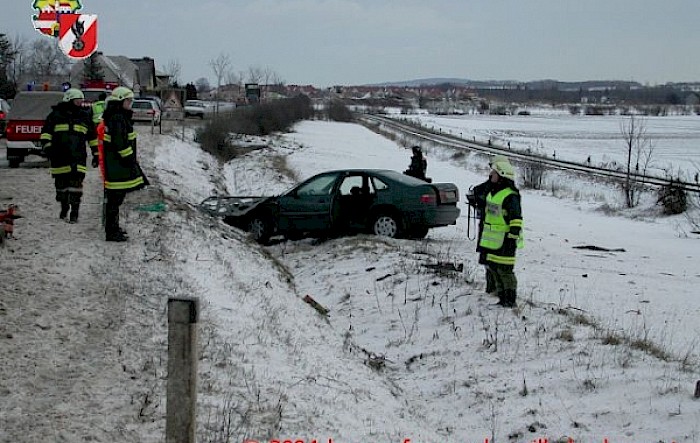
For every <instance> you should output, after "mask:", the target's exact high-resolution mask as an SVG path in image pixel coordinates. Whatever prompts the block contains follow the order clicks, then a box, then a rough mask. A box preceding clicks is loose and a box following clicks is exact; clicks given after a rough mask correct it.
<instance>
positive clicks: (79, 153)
mask: <svg viewBox="0 0 700 443" xmlns="http://www.w3.org/2000/svg"><path fill="white" fill-rule="evenodd" d="M84 99H85V96H84V95H83V93H82V91H80V90H79V89H68V90H67V91H66V92H65V93H64V94H63V101H62V102H61V103H59V104H57V105H56V106H54V107H53V109H52V111H51V113H49V115H48V117H46V121H45V122H44V127H43V128H42V129H41V143H42V150H43V152H44V153H45V154H46V156H47V157H48V159H49V161H50V162H51V175H52V176H53V178H54V185H55V187H56V201H57V202H59V203H60V204H61V212H60V213H59V218H60V219H62V220H65V218H66V217H67V216H68V211H70V216H69V222H70V223H76V222H77V221H78V214H79V211H80V200H81V198H82V196H83V180H84V179H85V173H86V172H87V147H88V146H89V147H90V150H91V151H92V166H93V167H96V166H97V132H96V130H95V125H94V124H93V122H92V116H91V114H90V111H89V110H88V109H86V108H84V107H82V106H81V105H82V102H83V100H84Z"/></svg>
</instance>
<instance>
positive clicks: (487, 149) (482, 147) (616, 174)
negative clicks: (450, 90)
mask: <svg viewBox="0 0 700 443" xmlns="http://www.w3.org/2000/svg"><path fill="white" fill-rule="evenodd" d="M360 118H361V120H362V121H364V122H365V123H366V124H369V125H372V124H374V125H376V124H380V125H384V126H385V127H387V128H390V129H391V130H393V131H396V132H399V133H401V134H404V135H409V136H411V137H414V138H417V139H420V140H424V141H429V142H432V143H436V144H439V145H443V146H447V147H450V148H454V149H467V150H470V151H474V152H480V153H484V154H493V155H495V154H501V155H505V156H507V157H508V158H510V159H512V160H517V161H520V162H524V163H536V164H540V165H543V166H546V167H547V168H550V169H559V170H563V171H572V172H578V173H584V174H588V175H592V176H597V177H606V178H610V179H613V180H616V181H620V182H622V181H624V180H626V179H627V174H626V173H625V172H623V171H617V170H613V169H606V168H601V167H597V166H590V165H586V164H581V163H576V162H571V161H566V160H557V159H552V158H548V157H543V156H539V155H533V154H528V153H525V152H521V151H515V150H512V149H507V148H506V147H502V146H495V145H489V144H488V143H481V142H477V141H469V140H465V139H462V138H459V137H456V136H453V135H448V134H442V133H436V132H433V131H430V130H428V129H426V128H419V127H416V126H413V125H410V124H407V123H403V122H399V121H396V120H394V119H391V118H389V117H384V116H380V115H370V114H365V115H363V116H362V117H360ZM630 180H631V181H633V182H635V183H640V184H644V185H651V186H657V187H662V186H669V185H670V184H671V183H673V184H674V185H675V186H677V187H679V188H681V189H683V190H685V191H688V192H696V193H700V184H699V183H693V182H687V181H678V180H670V179H668V178H665V177H657V176H651V175H641V174H635V173H631V174H630Z"/></svg>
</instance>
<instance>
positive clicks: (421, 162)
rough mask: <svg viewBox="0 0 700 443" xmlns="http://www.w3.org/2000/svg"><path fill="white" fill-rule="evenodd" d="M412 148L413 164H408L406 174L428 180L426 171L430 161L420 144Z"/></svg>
mask: <svg viewBox="0 0 700 443" xmlns="http://www.w3.org/2000/svg"><path fill="white" fill-rule="evenodd" d="M412 149H413V155H412V156H411V164H409V165H408V169H407V170H406V171H404V174H406V175H410V176H411V177H415V178H418V179H420V180H426V178H425V171H426V169H428V161H427V160H426V159H425V157H423V151H422V150H421V148H420V146H414V147H413V148H412Z"/></svg>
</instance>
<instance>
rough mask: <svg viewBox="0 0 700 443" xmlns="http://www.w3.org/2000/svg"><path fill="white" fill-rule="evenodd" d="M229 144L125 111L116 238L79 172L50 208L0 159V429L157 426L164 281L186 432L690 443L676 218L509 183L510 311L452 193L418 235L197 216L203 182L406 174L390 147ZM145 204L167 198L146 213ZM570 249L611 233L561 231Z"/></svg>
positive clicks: (362, 139)
mask: <svg viewBox="0 0 700 443" xmlns="http://www.w3.org/2000/svg"><path fill="white" fill-rule="evenodd" d="M528 118H530V117H528ZM484 126H486V123H484ZM486 129H487V128H486ZM486 129H485V130H486ZM493 130H499V129H498V128H494V129H493ZM611 131H612V129H611ZM176 134H179V131H176ZM188 134H189V135H190V136H191V134H190V133H188ZM190 139H191V138H190ZM248 143H249V144H254V145H259V146H263V147H262V148H261V149H257V150H254V151H252V152H250V153H249V154H246V155H245V156H243V157H240V158H238V159H236V160H234V161H232V162H230V163H228V164H226V165H222V164H219V163H218V162H217V161H216V160H215V159H214V158H212V157H211V156H209V155H208V154H206V153H203V152H202V151H201V150H200V149H199V148H198V146H197V145H196V144H195V143H193V142H191V141H181V140H179V139H178V138H177V137H176V136H170V135H163V136H160V135H150V134H149V133H147V129H146V130H144V131H143V133H142V134H140V136H139V155H140V157H141V158H142V163H143V166H144V167H145V170H146V171H147V173H148V175H149V177H150V178H151V179H152V182H153V183H154V185H155V186H154V188H155V189H151V190H149V191H144V192H141V193H138V194H136V195H131V196H129V199H128V201H127V203H126V204H125V208H124V214H123V215H124V218H125V220H126V224H125V227H126V229H127V231H129V233H130V235H131V240H130V241H129V242H128V243H126V244H119V245H114V244H108V243H105V242H104V240H103V235H102V234H101V232H100V230H99V196H100V195H101V191H100V188H99V182H98V180H99V179H98V177H97V175H96V173H95V171H93V170H90V171H89V175H88V180H87V182H86V189H87V190H88V191H87V193H86V196H85V200H86V205H85V210H84V211H83V214H82V215H81V221H80V223H79V224H77V225H68V224H65V223H63V222H59V220H58V219H57V217H56V214H55V212H57V208H56V203H55V202H54V201H53V189H52V182H51V178H50V176H48V174H47V173H46V169H44V168H22V169H19V170H8V169H2V170H0V204H6V203H8V202H10V201H12V202H15V203H17V204H18V205H19V206H20V208H21V210H22V212H23V214H24V215H25V218H23V219H20V220H18V222H17V224H16V236H17V239H15V240H11V241H10V242H9V245H8V247H7V248H5V249H4V250H0V257H1V258H0V267H1V269H2V270H3V272H2V273H1V274H0V287H2V288H4V290H3V296H2V297H0V353H1V354H2V359H1V360H0V365H1V366H0V399H1V400H0V441H2V442H4V441H8V442H37V441H51V442H74V441H95V442H113V441H126V442H160V441H163V435H164V429H165V419H164V412H165V386H166V382H167V373H166V372H167V362H166V358H167V343H166V340H167V325H166V323H165V322H166V311H165V307H166V303H167V299H168V297H171V296H196V297H199V298H200V300H201V303H202V308H203V311H202V318H201V322H200V327H199V331H200V344H201V350H200V361H199V365H200V368H199V375H200V380H199V391H198V441H200V442H212V443H214V442H239V441H241V442H242V441H243V440H244V438H254V439H257V440H260V441H269V440H270V439H273V438H279V439H280V440H283V439H285V438H287V439H292V440H296V439H302V440H304V441H306V442H309V441H311V440H312V439H314V438H315V439H317V440H318V441H319V442H320V441H324V442H325V441H328V439H329V438H332V439H333V441H334V442H341V443H345V442H368V441H372V442H402V441H404V439H406V438H410V439H411V441H412V442H436V443H437V442H446V441H447V442H463V441H470V442H471V441H484V439H485V438H489V439H490V440H493V439H494V438H495V441H498V442H506V441H513V442H516V441H517V442H526V441H532V440H535V439H537V438H548V439H549V440H550V441H552V440H556V439H560V438H564V437H571V438H573V439H574V440H575V441H586V442H588V441H596V442H599V441H603V439H604V438H608V439H610V440H609V441H610V442H611V443H612V442H639V441H654V442H656V441H663V442H671V441H676V442H681V441H684V442H685V441H687V442H692V441H700V409H698V401H700V400H695V399H693V390H694V387H695V382H696V381H697V380H698V379H700V366H699V363H698V361H699V360H700V348H699V347H698V344H699V343H700V326H698V322H697V318H698V315H700V304H699V303H698V300H697V290H696V288H697V285H698V283H700V266H698V256H699V255H700V252H699V251H700V248H699V247H698V245H699V243H698V242H699V241H700V239H698V238H697V236H692V235H683V233H684V232H686V230H685V229H684V228H683V226H684V223H685V219H684V218H683V217H682V216H679V217H673V218H654V217H646V218H644V219H630V218H628V217H623V216H618V217H611V216H608V215H606V214H605V213H604V212H603V211H597V210H596V209H597V208H598V203H597V202H589V201H581V200H578V201H570V200H562V199H557V198H554V197H552V196H550V195H548V194H547V193H545V192H542V191H537V192H533V191H524V192H523V195H524V196H523V213H524V219H525V235H526V247H525V249H524V250H522V254H520V256H519V258H518V265H517V267H516V273H517V275H518V277H519V303H520V307H519V309H517V310H504V309H501V308H494V307H492V306H491V304H492V303H493V302H494V301H495V300H494V299H493V298H491V297H489V296H487V295H485V294H484V293H483V292H482V291H483V271H482V270H481V269H480V267H479V266H478V265H477V257H476V254H475V253H474V247H475V245H474V242H473V241H471V240H468V238H467V234H466V228H467V219H466V214H467V210H466V206H464V205H463V204H460V206H461V208H462V216H461V217H460V219H459V220H458V223H457V225H456V226H452V227H447V228H440V229H435V230H432V231H431V232H430V233H429V234H428V237H427V238H426V239H425V240H424V241H411V240H390V239H380V238H375V237H372V236H365V235H359V236H355V237H347V238H338V239H331V240H327V241H324V242H320V243H319V242H316V241H312V240H301V241H296V242H283V243H279V244H276V245H273V246H269V247H260V246H258V245H256V244H253V243H251V242H250V241H249V240H248V239H247V236H246V235H245V233H242V232H240V231H238V230H236V229H233V228H230V227H228V226H226V225H224V224H223V223H221V222H220V221H218V220H215V219H211V218H209V217H207V216H204V215H203V214H201V213H199V212H198V211H197V210H196V209H195V205H196V204H197V203H199V202H200V201H201V200H203V199H204V198H205V197H207V196H209V195H211V194H213V193H215V192H218V193H228V194H235V195H243V194H253V195H261V194H272V193H276V192H280V191H282V190H284V189H286V188H288V187H290V186H291V185H292V184H293V183H295V182H296V181H297V180H299V179H302V178H306V177H308V176H310V175H312V174H314V173H316V172H319V171H323V170H327V169H331V168H350V167H372V168H390V169H396V170H403V169H405V167H406V165H407V164H408V160H409V156H410V153H409V151H408V150H406V149H403V148H400V147H399V146H397V145H396V144H395V143H393V142H391V141H389V140H386V139H384V138H382V137H380V136H378V135H376V134H374V133H372V132H370V131H369V130H367V129H365V128H363V127H361V126H358V125H353V124H340V123H328V122H318V121H312V122H302V123H300V124H299V125H297V126H296V128H295V131H294V132H293V133H290V134H285V135H282V136H278V137H269V138H265V139H251V140H249V141H248ZM562 152H563V151H562ZM557 155H559V151H557ZM611 155H612V154H611ZM427 158H428V175H429V176H431V177H433V179H434V181H450V182H454V183H456V184H457V185H458V186H459V187H460V189H461V191H462V194H464V192H466V190H467V188H468V187H469V186H470V185H473V184H477V183H480V182H481V181H483V180H484V179H485V177H486V174H487V171H486V159H485V158H483V157H478V156H470V155H467V156H466V157H459V158H455V157H454V156H453V155H451V153H450V152H441V151H438V150H436V149H434V148H429V149H428V152H427ZM161 200H164V201H165V202H166V203H167V205H168V210H167V211H165V212H148V211H144V210H142V209H143V206H141V205H143V204H145V203H153V202H156V201H161ZM586 245H596V246H600V247H604V248H608V249H616V250H617V251H607V252H606V251H594V250H587V249H574V248H573V247H574V246H586ZM438 262H445V263H455V264H463V265H464V271H463V272H451V271H437V270H435V269H432V268H431V267H430V266H429V265H434V264H436V263H438ZM426 265H428V266H426ZM307 294H308V295H311V296H312V297H314V299H316V300H317V301H318V302H320V303H321V304H322V305H324V306H326V307H327V308H329V309H330V315H329V317H328V318H324V317H321V316H319V315H318V314H317V313H316V312H315V311H314V310H313V309H311V308H310V307H309V306H308V305H306V304H305V303H303V302H302V300H301V298H302V297H303V296H304V295H307Z"/></svg>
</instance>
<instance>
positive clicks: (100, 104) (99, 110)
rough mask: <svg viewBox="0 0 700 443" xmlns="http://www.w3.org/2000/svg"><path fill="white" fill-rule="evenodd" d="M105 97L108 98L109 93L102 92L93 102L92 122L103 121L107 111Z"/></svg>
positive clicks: (96, 123)
mask: <svg viewBox="0 0 700 443" xmlns="http://www.w3.org/2000/svg"><path fill="white" fill-rule="evenodd" d="M105 99H107V94H105V93H104V92H100V95H99V96H98V97H97V101H96V102H95V103H93V104H92V122H93V123H95V125H98V124H99V123H100V122H101V121H102V114H103V113H104V112H105Z"/></svg>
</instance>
